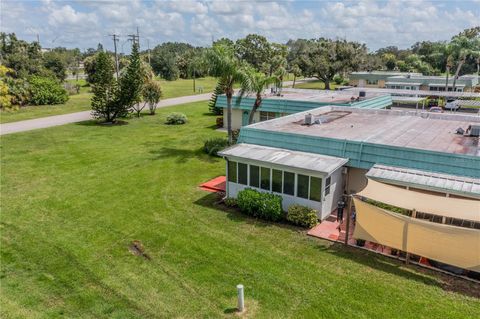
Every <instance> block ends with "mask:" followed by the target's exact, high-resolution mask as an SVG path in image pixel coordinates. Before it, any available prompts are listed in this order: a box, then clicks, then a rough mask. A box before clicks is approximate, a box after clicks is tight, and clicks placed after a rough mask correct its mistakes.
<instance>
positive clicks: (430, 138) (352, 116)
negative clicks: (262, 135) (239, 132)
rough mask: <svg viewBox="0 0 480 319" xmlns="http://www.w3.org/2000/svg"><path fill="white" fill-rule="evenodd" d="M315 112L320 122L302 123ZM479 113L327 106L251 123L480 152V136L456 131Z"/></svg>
mask: <svg viewBox="0 0 480 319" xmlns="http://www.w3.org/2000/svg"><path fill="white" fill-rule="evenodd" d="M309 113H310V114H312V115H313V116H314V118H315V119H316V120H318V121H319V122H320V123H321V124H313V125H310V126H308V125H303V122H304V119H305V115H306V114H309ZM476 123H477V124H478V123H480V117H478V116H472V115H460V114H443V113H429V112H418V111H405V110H371V109H358V108H349V107H341V106H325V107H321V108H316V109H313V110H310V111H306V112H301V113H296V114H292V115H289V116H285V117H281V118H278V119H274V120H269V121H265V122H260V123H256V124H252V125H250V126H248V127H251V128H253V129H259V130H267V131H268V130H269V131H276V132H285V133H291V134H302V135H312V136H318V137H324V138H333V139H340V140H351V141H357V142H368V143H373V144H382V145H389V146H396V147H404V148H413V149H421V150H430V151H437V152H444V153H452V154H463V155H473V156H480V150H479V139H478V138H476V137H470V136H464V135H460V134H456V133H455V132H456V130H457V128H459V127H461V128H463V129H464V130H466V129H467V128H468V126H469V125H471V124H476Z"/></svg>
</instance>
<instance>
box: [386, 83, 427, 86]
mask: <svg viewBox="0 0 480 319" xmlns="http://www.w3.org/2000/svg"><path fill="white" fill-rule="evenodd" d="M385 85H402V86H412V85H413V86H420V85H422V83H420V82H417V83H409V82H387V83H385Z"/></svg>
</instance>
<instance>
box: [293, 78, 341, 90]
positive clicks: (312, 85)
mask: <svg viewBox="0 0 480 319" xmlns="http://www.w3.org/2000/svg"><path fill="white" fill-rule="evenodd" d="M336 85H337V84H335V82H330V90H335V86H336ZM290 87H291V86H290ZM295 88H296V89H313V90H325V83H323V82H322V81H319V80H314V81H308V82H304V83H297V84H295Z"/></svg>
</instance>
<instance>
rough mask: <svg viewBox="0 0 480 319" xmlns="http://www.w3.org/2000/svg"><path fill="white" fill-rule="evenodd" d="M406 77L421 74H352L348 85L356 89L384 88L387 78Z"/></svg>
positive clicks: (393, 72)
mask: <svg viewBox="0 0 480 319" xmlns="http://www.w3.org/2000/svg"><path fill="white" fill-rule="evenodd" d="M408 75H416V76H421V75H422V74H421V73H409V72H395V71H371V72H366V71H362V72H352V73H350V75H349V84H350V85H351V86H357V87H373V88H385V87H386V86H385V85H386V83H387V80H388V78H390V77H392V76H408Z"/></svg>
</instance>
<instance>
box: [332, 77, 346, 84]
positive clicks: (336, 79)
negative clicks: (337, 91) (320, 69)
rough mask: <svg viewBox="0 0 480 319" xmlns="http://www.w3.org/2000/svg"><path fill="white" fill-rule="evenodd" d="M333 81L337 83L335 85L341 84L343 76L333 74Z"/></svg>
mask: <svg viewBox="0 0 480 319" xmlns="http://www.w3.org/2000/svg"><path fill="white" fill-rule="evenodd" d="M333 82H335V84H337V85H341V84H343V82H344V80H343V76H341V75H338V74H337V75H335V76H334V77H333Z"/></svg>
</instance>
